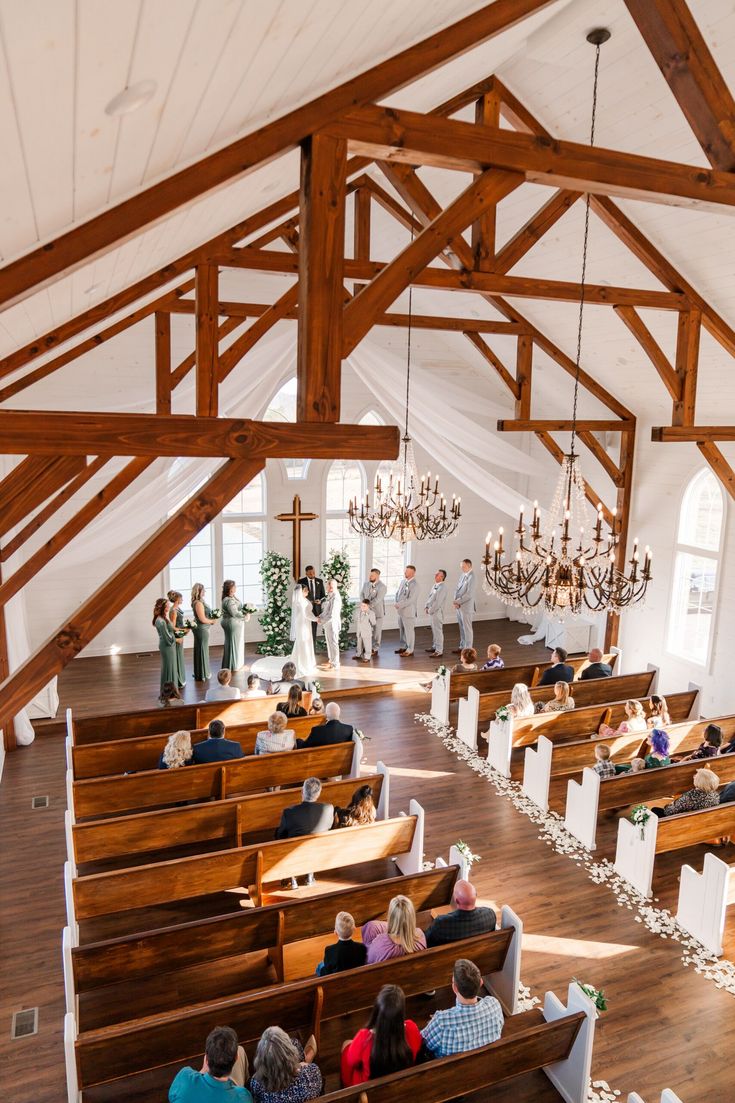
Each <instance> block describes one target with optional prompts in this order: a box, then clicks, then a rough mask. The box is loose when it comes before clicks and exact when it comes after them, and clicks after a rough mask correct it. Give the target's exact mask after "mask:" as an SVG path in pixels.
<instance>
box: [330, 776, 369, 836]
mask: <svg viewBox="0 0 735 1103" xmlns="http://www.w3.org/2000/svg"><path fill="white" fill-rule="evenodd" d="M377 815H378V813H377V810H376V808H375V802H374V801H373V790H372V787H371V786H370V785H361V786H360V788H359V789H355V792H354V793H353V794H352V797H351V798H350V803H349V804H348V805H347V807H346V808H335V810H334V826H335V827H357V826H359V825H360V824H365V823H375V820H376V817H377Z"/></svg>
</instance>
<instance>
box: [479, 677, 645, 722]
mask: <svg viewBox="0 0 735 1103" xmlns="http://www.w3.org/2000/svg"><path fill="white" fill-rule="evenodd" d="M656 674H657V671H655V670H644V671H641V672H640V673H637V674H620V675H617V676H616V677H615V678H596V679H594V680H591V681H589V682H575V684H574V692H573V694H572V696H573V697H574V700H575V702H576V704H577V707H578V708H582V707H585V706H587V705H604V704H607V702H608V701H609V700H610V694H611V691H612V692H613V694H614V697H615V699H616V700H620V701H628V700H631V699H632V700H636V701H637V700H640V699H642V698H643V697H648V696H649V695H650V693H651V692H652V687H653V684H654V679H655V678H656ZM553 697H554V687H553V686H544V687H543V688H541V689H539V688H537V689H532V690H531V700H532V701H534V702H536V701H544V702H545V701H551V700H552V699H553ZM509 701H510V690H501V691H500V692H493V693H483V694H482V695H481V696H480V717H479V718H480V720H483V721H487V720H491V719H493V718H494V716H495V713H496V712H497V710H498V709H499V708H500V707H501V706H502V705H507V704H508V702H509Z"/></svg>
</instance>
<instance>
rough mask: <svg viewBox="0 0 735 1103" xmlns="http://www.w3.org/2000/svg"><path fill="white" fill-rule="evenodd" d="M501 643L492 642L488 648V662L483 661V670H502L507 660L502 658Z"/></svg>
mask: <svg viewBox="0 0 735 1103" xmlns="http://www.w3.org/2000/svg"><path fill="white" fill-rule="evenodd" d="M500 650H501V649H500V644H499V643H491V644H490V646H489V647H488V649H487V662H486V663H483V666H482V669H483V670H502V669H503V667H504V666H505V662H504V660H503V659H501V658H500Z"/></svg>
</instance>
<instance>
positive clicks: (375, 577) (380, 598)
mask: <svg viewBox="0 0 735 1103" xmlns="http://www.w3.org/2000/svg"><path fill="white" fill-rule="evenodd" d="M387 590H388V587H387V586H386V584H385V583H384V582H381V581H380V571H379V570H378V568H377V567H373V569H372V570H371V572H370V575H369V577H368V580H367V582H366V583H365V584H364V586H363V588H362V592H361V594H360V597H361V598H362V600H363V601H366V602H367V603H368V605H369V606H370V611H371V612H372V613H375V626H374V628H373V655H377V654H378V648H379V647H380V641H381V640H382V638H383V618H384V617H385V595H386V593H387Z"/></svg>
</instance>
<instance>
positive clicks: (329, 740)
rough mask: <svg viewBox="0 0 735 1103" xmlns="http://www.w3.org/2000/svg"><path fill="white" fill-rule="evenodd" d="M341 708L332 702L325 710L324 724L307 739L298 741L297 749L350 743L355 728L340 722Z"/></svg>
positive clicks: (317, 727)
mask: <svg viewBox="0 0 735 1103" xmlns="http://www.w3.org/2000/svg"><path fill="white" fill-rule="evenodd" d="M340 712H341V710H340V707H339V705H338V704H337V702H336V701H330V702H329V704H328V705H327V707H326V708H325V709H324V723H323V724H317V726H316V727H315V728H312V729H311V731H310V733H309V735H308V736H307V738H306V739H297V740H296V746H297V747H329V746H332V744H334V743H349V742H350V740H351V739H352V734H353V732H354V730H355V729H354V728H353V727H352V725H351V724H343V723H342V721H341V720H340V718H339V717H340Z"/></svg>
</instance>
